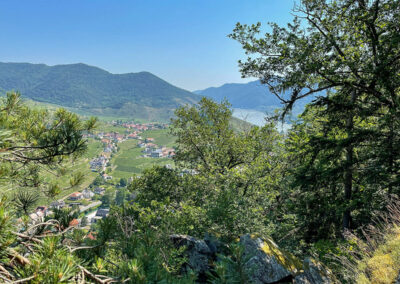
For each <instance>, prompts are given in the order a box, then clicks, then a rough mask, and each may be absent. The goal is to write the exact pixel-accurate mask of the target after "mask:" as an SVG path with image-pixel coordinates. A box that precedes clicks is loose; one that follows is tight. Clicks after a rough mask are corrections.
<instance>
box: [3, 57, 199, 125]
mask: <svg viewBox="0 0 400 284" xmlns="http://www.w3.org/2000/svg"><path fill="white" fill-rule="evenodd" d="M0 90H1V91H3V92H7V91H9V90H17V91H19V92H21V93H23V94H24V96H25V97H27V98H30V99H33V100H35V101H39V102H45V103H52V104H56V105H60V106H63V107H69V108H72V109H73V110H74V111H76V112H79V113H84V114H94V115H102V116H114V117H135V118H142V119H148V120H156V119H158V120H168V119H169V118H170V117H171V116H172V115H173V110H174V109H175V108H177V107H178V106H181V105H184V104H193V103H195V102H197V101H198V100H199V99H200V97H199V96H197V95H195V94H193V93H191V92H188V91H186V90H183V89H180V88H177V87H175V86H173V85H171V84H169V83H167V82H166V81H164V80H162V79H160V78H158V77H157V76H155V75H153V74H151V73H149V72H139V73H128V74H111V73H109V72H107V71H105V70H102V69H100V68H97V67H93V66H89V65H86V64H69V65H55V66H47V65H44V64H29V63H0Z"/></svg>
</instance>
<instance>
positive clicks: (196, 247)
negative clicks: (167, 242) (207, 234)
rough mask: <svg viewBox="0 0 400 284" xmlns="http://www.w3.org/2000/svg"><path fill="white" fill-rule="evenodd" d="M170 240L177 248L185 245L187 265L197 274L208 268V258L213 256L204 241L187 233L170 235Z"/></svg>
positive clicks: (204, 271)
mask: <svg viewBox="0 0 400 284" xmlns="http://www.w3.org/2000/svg"><path fill="white" fill-rule="evenodd" d="M171 240H172V242H173V243H174V244H175V246H176V247H178V248H179V247H182V246H185V247H186V252H185V253H186V255H187V258H188V263H187V265H188V266H189V267H190V268H191V269H193V270H194V271H196V272H197V273H199V274H204V273H206V272H207V271H208V270H209V269H210V266H209V260H210V259H211V258H212V257H213V252H212V250H211V249H210V248H209V247H208V245H207V244H206V242H205V241H203V240H198V239H196V238H194V237H191V236H187V235H172V236H171Z"/></svg>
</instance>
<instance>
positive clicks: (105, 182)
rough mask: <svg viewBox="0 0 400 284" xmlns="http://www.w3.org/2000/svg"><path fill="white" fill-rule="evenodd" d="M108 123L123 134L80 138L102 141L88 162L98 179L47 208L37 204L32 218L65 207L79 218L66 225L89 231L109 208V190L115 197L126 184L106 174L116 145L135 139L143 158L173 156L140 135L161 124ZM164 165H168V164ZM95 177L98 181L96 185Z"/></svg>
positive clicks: (128, 197)
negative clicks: (99, 151)
mask: <svg viewBox="0 0 400 284" xmlns="http://www.w3.org/2000/svg"><path fill="white" fill-rule="evenodd" d="M110 124H111V125H112V126H119V127H124V128H126V130H125V133H123V134H121V133H118V132H115V131H110V132H104V131H101V132H98V133H86V134H83V137H84V138H87V139H89V138H91V139H95V140H98V141H100V142H101V143H102V152H101V153H100V154H99V155H98V156H97V157H94V158H92V159H91V160H90V161H89V166H90V170H91V171H92V172H97V173H99V176H98V178H96V180H95V181H93V183H92V184H91V185H90V186H89V187H87V188H85V189H83V190H82V191H76V192H73V193H71V194H69V195H67V196H65V197H63V198H62V199H59V200H56V201H53V202H52V203H51V204H50V206H49V207H47V206H38V207H37V208H36V209H35V212H34V213H31V214H30V215H29V217H30V219H31V220H32V221H38V220H41V219H44V218H46V217H47V216H50V215H52V214H54V212H55V211H56V210H64V209H68V210H70V212H72V211H76V212H79V217H77V218H74V219H72V220H71V221H70V223H69V226H73V227H80V228H86V229H89V230H90V228H91V226H92V224H95V223H96V222H98V221H99V220H101V219H104V218H106V217H107V216H108V214H109V211H110V208H109V205H110V203H111V202H110V200H109V199H110V196H109V195H110V193H111V192H112V194H111V195H112V196H113V197H111V199H115V195H116V194H115V193H116V192H118V190H121V188H123V187H124V186H126V185H127V184H124V185H121V184H120V183H117V182H114V183H109V181H111V180H112V179H113V177H112V176H111V175H109V174H108V173H107V172H109V170H108V171H107V168H108V169H110V168H111V166H112V165H111V158H112V157H113V155H115V154H116V153H117V152H118V144H119V143H121V142H124V141H127V140H131V139H136V140H137V147H140V148H142V149H143V150H142V151H141V152H142V153H143V154H142V155H141V157H144V158H172V157H173V156H174V155H175V149H174V148H168V147H165V146H159V145H157V144H155V143H154V142H155V139H154V138H151V137H147V138H142V136H141V134H142V133H143V132H145V131H148V130H156V129H165V128H166V127H167V125H165V124H154V123H147V124H138V123H133V122H122V121H112V122H111V123H110ZM167 166H169V167H170V165H167ZM99 178H100V180H101V181H100V185H99ZM130 181H131V179H130V180H129V182H130ZM135 197H136V195H135V194H132V193H130V194H126V195H124V198H125V200H129V201H133V200H134V199H135ZM106 200H107V201H106ZM113 201H114V200H113Z"/></svg>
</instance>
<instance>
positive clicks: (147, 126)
mask: <svg viewBox="0 0 400 284" xmlns="http://www.w3.org/2000/svg"><path fill="white" fill-rule="evenodd" d="M111 124H112V125H114V126H122V127H125V128H127V129H133V130H137V131H146V130H154V129H165V128H167V127H168V124H165V123H135V122H133V121H128V122H123V121H121V120H116V121H115V120H114V121H112V122H111Z"/></svg>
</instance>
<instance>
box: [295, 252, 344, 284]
mask: <svg viewBox="0 0 400 284" xmlns="http://www.w3.org/2000/svg"><path fill="white" fill-rule="evenodd" d="M303 271H304V272H303V273H301V274H299V275H297V276H296V277H295V278H294V280H293V282H294V283H296V284H331V283H335V282H336V281H334V277H333V274H332V272H331V271H330V270H329V269H327V268H325V267H324V266H323V265H322V264H321V263H319V262H317V261H315V260H313V259H311V258H306V259H305V260H304V262H303Z"/></svg>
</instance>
